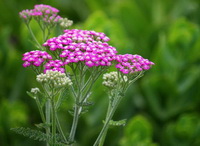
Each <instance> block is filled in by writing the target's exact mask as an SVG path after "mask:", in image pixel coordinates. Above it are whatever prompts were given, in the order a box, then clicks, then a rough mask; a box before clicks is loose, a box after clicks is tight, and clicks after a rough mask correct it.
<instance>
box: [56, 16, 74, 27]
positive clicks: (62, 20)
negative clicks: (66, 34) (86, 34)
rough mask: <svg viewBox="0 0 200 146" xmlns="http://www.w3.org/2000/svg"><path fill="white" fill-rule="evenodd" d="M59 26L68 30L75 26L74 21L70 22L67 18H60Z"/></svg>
mask: <svg viewBox="0 0 200 146" xmlns="http://www.w3.org/2000/svg"><path fill="white" fill-rule="evenodd" d="M59 24H60V26H61V27H62V28H64V29H66V28H68V27H69V26H71V25H72V24H73V21H72V20H69V19H67V18H60V19H59Z"/></svg>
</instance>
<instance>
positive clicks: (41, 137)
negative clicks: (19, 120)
mask: <svg viewBox="0 0 200 146" xmlns="http://www.w3.org/2000/svg"><path fill="white" fill-rule="evenodd" d="M11 130H12V131H14V132H16V133H17V134H21V135H23V136H25V137H29V138H31V139H33V140H38V141H47V135H46V134H45V133H43V132H41V131H38V130H32V129H30V128H24V127H19V128H11Z"/></svg>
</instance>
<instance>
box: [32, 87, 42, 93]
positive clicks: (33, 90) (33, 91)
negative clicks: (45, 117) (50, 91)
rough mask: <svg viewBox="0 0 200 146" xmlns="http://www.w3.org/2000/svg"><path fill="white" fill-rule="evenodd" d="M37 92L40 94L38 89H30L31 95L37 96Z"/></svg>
mask: <svg viewBox="0 0 200 146" xmlns="http://www.w3.org/2000/svg"><path fill="white" fill-rule="evenodd" d="M38 92H40V89H39V88H31V93H33V94H37V93H38Z"/></svg>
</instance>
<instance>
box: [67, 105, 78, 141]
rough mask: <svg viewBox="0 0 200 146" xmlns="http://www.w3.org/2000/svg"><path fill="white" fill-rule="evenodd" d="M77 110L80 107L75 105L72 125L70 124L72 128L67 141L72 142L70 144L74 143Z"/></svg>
mask: <svg viewBox="0 0 200 146" xmlns="http://www.w3.org/2000/svg"><path fill="white" fill-rule="evenodd" d="M79 109H80V107H79V106H78V105H77V104H76V105H75V110H74V118H73V124H72V128H71V131H70V135H69V140H70V141H72V142H73V141H74V137H75V133H76V128H77V125H78V118H79Z"/></svg>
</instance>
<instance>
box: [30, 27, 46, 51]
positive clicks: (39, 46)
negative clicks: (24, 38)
mask: <svg viewBox="0 0 200 146" xmlns="http://www.w3.org/2000/svg"><path fill="white" fill-rule="evenodd" d="M26 26H27V28H28V30H29V32H30V34H31V36H32V38H33V39H34V41H35V42H36V44H37V46H38V48H40V49H41V50H43V47H42V46H41V44H40V43H39V42H38V40H37V39H36V37H35V35H34V33H33V31H32V29H31V28H30V26H29V24H27V25H26Z"/></svg>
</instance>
